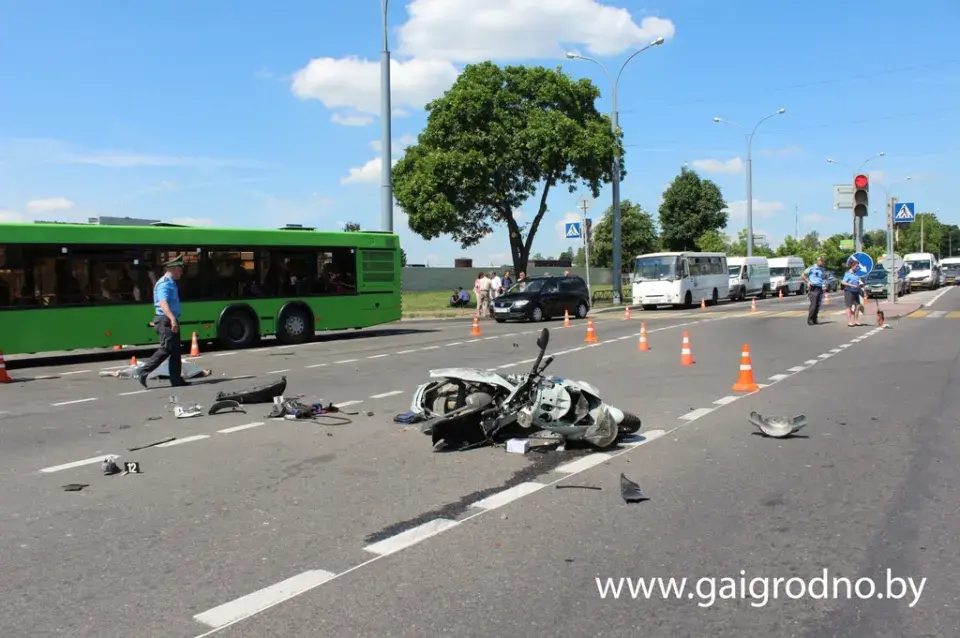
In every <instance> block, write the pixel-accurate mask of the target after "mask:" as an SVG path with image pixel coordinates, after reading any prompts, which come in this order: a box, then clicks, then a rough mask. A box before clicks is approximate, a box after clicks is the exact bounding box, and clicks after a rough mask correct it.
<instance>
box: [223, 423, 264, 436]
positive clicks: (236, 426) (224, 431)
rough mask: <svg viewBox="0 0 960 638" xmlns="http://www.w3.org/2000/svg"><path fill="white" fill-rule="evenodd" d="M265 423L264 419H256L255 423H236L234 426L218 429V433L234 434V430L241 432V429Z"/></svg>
mask: <svg viewBox="0 0 960 638" xmlns="http://www.w3.org/2000/svg"><path fill="white" fill-rule="evenodd" d="M261 425H263V421H255V422H254V423H247V424H246V425H235V426H233V427H232V428H224V429H222V430H217V433H218V434H232V433H233V432H239V431H240V430H249V429H250V428H256V427H260V426H261Z"/></svg>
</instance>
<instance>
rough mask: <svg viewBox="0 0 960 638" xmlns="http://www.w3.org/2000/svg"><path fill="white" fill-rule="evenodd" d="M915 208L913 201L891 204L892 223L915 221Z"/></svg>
mask: <svg viewBox="0 0 960 638" xmlns="http://www.w3.org/2000/svg"><path fill="white" fill-rule="evenodd" d="M915 211H916V208H915V206H914V203H913V202H897V203H895V204H894V205H893V223H895V224H911V223H913V222H915V221H917V214H916V212H915Z"/></svg>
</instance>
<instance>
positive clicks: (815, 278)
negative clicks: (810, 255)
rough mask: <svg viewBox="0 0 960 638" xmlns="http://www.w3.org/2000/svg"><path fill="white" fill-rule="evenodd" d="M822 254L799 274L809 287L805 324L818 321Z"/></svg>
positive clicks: (821, 290) (821, 293)
mask: <svg viewBox="0 0 960 638" xmlns="http://www.w3.org/2000/svg"><path fill="white" fill-rule="evenodd" d="M825 274H826V273H825V272H824V270H823V255H821V256H819V257H817V263H816V264H815V265H813V266H810V267H809V268H807V269H806V270H805V271H804V273H803V274H802V275H801V277H802V278H803V281H804V282H805V283H806V284H807V287H808V288H809V289H810V291H809V293H808V294H807V296H808V297H809V299H810V309H809V310H808V311H807V325H808V326H814V325H816V324H818V323H820V318H819V316H820V304H821V302H822V301H823V277H824V275H825Z"/></svg>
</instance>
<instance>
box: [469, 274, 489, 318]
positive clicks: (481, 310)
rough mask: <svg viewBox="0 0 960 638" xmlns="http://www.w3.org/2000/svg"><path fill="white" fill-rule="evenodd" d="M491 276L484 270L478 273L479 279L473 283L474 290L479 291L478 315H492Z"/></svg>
mask: <svg viewBox="0 0 960 638" xmlns="http://www.w3.org/2000/svg"><path fill="white" fill-rule="evenodd" d="M490 286H491V282H490V278H489V277H487V273H485V272H482V273H480V274H479V275H477V281H476V283H475V284H474V285H473V290H474V292H476V293H477V316H478V317H488V316H490Z"/></svg>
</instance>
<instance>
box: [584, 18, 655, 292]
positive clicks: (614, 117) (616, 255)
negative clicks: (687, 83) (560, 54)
mask: <svg viewBox="0 0 960 638" xmlns="http://www.w3.org/2000/svg"><path fill="white" fill-rule="evenodd" d="M663 42H664V40H663V37H659V38H657V39H656V40H654V41H653V42H651V43H650V44H648V45H647V46H645V47H643V48H642V49H639V50H637V51H634V52H633V54H631V55H630V57H628V58H627V59H626V60H625V61H624V62H623V64H621V65H620V70H619V71H618V72H617V77H616V78H614V77H613V76H612V75H610V71H608V70H607V67H606V66H605V65H604V64H603V63H602V62H600V61H599V60H595V59H593V58H588V57H586V56H582V55H578V54H576V53H568V54H567V59H568V60H584V61H586V62H593V63H594V64H596V65H597V66H599V67H600V68H601V69H603V72H604V73H605V74H606V76H607V79H608V80H609V81H610V86H611V87H612V90H611V93H610V97H611V113H610V123H611V125H612V127H613V133H614V135H615V136H616V135H618V134H619V133H620V114H619V110H618V108H617V87H618V85H619V84H620V76H621V75H623V70H624V69H625V68H626V66H627V64H629V62H630V60H632V59H634V58H635V57H637V56H638V55H640V54H641V53H643V52H644V51H646V50H647V49H649V48H651V47H656V46H660V45H661V44H663ZM614 149H615V150H614V157H613V171H612V174H613V183H612V185H611V186H612V188H611V190H612V191H613V224H612V225H613V303H614V304H615V305H616V304H619V303H620V301H621V283H622V282H621V276H620V275H621V272H620V271H621V270H622V268H621V254H620V248H621V246H620V244H621V237H620V147H619V145H615V146H614Z"/></svg>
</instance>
